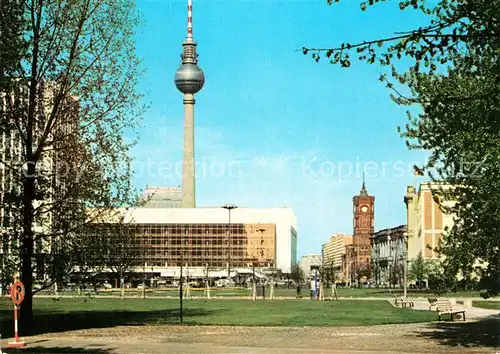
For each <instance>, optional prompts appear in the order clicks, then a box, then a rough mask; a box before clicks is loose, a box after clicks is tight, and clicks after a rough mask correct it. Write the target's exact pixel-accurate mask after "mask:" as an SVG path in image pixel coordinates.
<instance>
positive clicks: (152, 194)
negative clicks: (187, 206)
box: [140, 185, 182, 209]
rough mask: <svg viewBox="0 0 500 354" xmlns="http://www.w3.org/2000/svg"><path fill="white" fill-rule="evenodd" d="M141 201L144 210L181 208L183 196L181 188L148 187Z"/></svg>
mask: <svg viewBox="0 0 500 354" xmlns="http://www.w3.org/2000/svg"><path fill="white" fill-rule="evenodd" d="M140 199H141V201H142V202H143V203H144V204H143V205H141V207H143V208H160V209H164V208H181V207H182V194H181V188H180V187H153V186H149V185H147V186H146V189H145V190H144V193H143V195H142V196H141V198H140Z"/></svg>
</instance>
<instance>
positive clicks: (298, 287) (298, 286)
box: [297, 284, 302, 298]
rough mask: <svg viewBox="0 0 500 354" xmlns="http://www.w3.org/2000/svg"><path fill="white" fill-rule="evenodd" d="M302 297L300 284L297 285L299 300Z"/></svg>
mask: <svg viewBox="0 0 500 354" xmlns="http://www.w3.org/2000/svg"><path fill="white" fill-rule="evenodd" d="M301 297H302V296H301V295H300V284H298V285H297V298H301Z"/></svg>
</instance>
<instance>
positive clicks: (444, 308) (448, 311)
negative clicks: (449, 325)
mask: <svg viewBox="0 0 500 354" xmlns="http://www.w3.org/2000/svg"><path fill="white" fill-rule="evenodd" d="M436 307H437V311H438V319H439V321H441V316H442V315H450V318H451V320H452V321H453V316H454V315H456V314H462V316H463V319H464V321H465V310H459V309H454V308H453V306H452V305H451V302H450V300H446V299H443V300H437V301H436Z"/></svg>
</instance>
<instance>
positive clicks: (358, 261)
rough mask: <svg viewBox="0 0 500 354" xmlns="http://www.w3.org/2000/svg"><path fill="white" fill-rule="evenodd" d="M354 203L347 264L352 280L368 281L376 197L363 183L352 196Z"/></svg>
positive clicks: (352, 281)
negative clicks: (351, 234) (370, 193)
mask: <svg viewBox="0 0 500 354" xmlns="http://www.w3.org/2000/svg"><path fill="white" fill-rule="evenodd" d="M352 203H353V214H354V215H353V229H354V232H353V237H352V239H353V243H352V245H349V246H348V247H347V250H346V264H347V268H348V273H349V277H350V282H351V283H355V282H358V281H360V282H366V281H367V280H368V276H369V273H370V267H371V259H370V258H371V249H370V238H371V236H372V234H373V231H374V225H375V197H374V196H370V195H369V194H368V191H367V190H366V185H365V181H364V175H363V185H362V187H361V191H360V192H359V195H356V196H354V197H353V198H352Z"/></svg>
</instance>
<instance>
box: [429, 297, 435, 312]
mask: <svg viewBox="0 0 500 354" xmlns="http://www.w3.org/2000/svg"><path fill="white" fill-rule="evenodd" d="M427 301H429V311H432V310H433V307H436V303H437V301H438V299H437V298H435V297H428V298H427ZM436 309H437V308H436Z"/></svg>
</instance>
